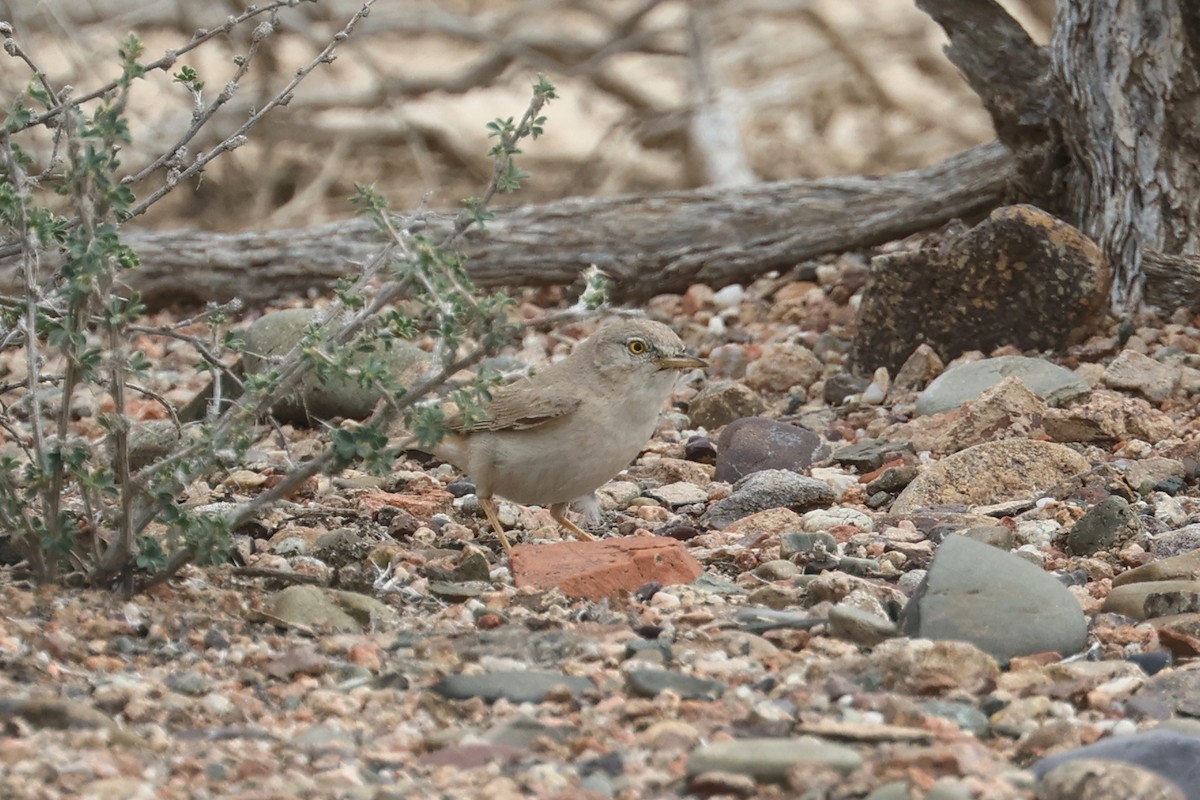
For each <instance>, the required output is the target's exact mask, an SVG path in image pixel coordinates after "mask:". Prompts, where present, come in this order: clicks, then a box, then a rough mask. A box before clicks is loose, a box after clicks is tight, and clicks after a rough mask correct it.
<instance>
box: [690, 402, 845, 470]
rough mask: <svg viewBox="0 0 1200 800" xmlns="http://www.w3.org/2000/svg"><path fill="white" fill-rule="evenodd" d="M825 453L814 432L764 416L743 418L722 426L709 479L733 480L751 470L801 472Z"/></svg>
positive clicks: (818, 437) (824, 448)
mask: <svg viewBox="0 0 1200 800" xmlns="http://www.w3.org/2000/svg"><path fill="white" fill-rule="evenodd" d="M827 454H828V449H827V448H826V447H825V444H824V442H823V441H822V440H821V437H820V436H818V435H817V434H816V433H813V432H812V431H810V430H808V429H807V428H801V427H799V426H796V425H788V424H787V423H786V422H778V421H776V420H773V419H767V418H765V417H745V418H743V419H739V420H736V421H734V422H731V423H729V424H728V425H726V426H725V430H723V431H721V436H720V437H719V438H718V439H717V465H716V471H715V472H714V473H713V479H714V480H718V481H725V482H726V483H733V482H734V481H737V480H738V479H740V478H744V477H746V476H747V475H750V474H752V473H755V472H760V471H762V470H768V469H787V470H791V471H793V472H802V471H804V470H806V469H808V468H809V467H810V466H812V464H813V462H814V461H819V460H820V459H822V458H824V457H825V456H826V455H827Z"/></svg>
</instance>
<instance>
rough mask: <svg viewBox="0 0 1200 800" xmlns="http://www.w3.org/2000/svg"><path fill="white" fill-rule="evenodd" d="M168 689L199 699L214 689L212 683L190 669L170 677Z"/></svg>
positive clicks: (174, 673)
mask: <svg viewBox="0 0 1200 800" xmlns="http://www.w3.org/2000/svg"><path fill="white" fill-rule="evenodd" d="M167 687H168V688H169V689H171V691H173V692H179V693H180V694H186V695H190V696H192V697H199V696H200V695H203V694H208V691H209V689H211V688H212V683H211V682H210V681H209V680H208V678H206V677H204V676H203V675H201V674H200V673H199V672H196V671H195V670H193V669H189V670H184V671H183V672H172V673H171V674H170V675H168V676H167Z"/></svg>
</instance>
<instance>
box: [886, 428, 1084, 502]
mask: <svg viewBox="0 0 1200 800" xmlns="http://www.w3.org/2000/svg"><path fill="white" fill-rule="evenodd" d="M1089 469H1091V464H1090V463H1089V462H1088V460H1087V459H1086V458H1084V457H1083V456H1081V455H1079V453H1076V452H1075V451H1074V450H1072V449H1071V448H1069V447H1067V446H1065V445H1061V444H1054V443H1052V442H1041V441H1033V440H1028V439H1005V440H1001V441H996V442H985V443H984V444H977V445H975V446H974V447H968V448H967V449H966V450H961V451H959V452H957V453H955V454H954V455H951V456H947V457H946V458H943V459H942V460H941V461H938V462H937V463H935V464H933V465H931V466H930V467H928V468H926V469H925V470H924V471H923V472H922V473H921V474H920V475H918V476H917V478H916V480H914V481H913V482H912V483H910V484H909V485H908V486H907V487H906V488H905V489H904V491H903V492H901V493H900V496H899V497H897V498H896V502H895V503H893V504H892V508H891V513H892V514H912V513H913V512H915V511H917V510H918V509H921V508H932V507H936V506H943V505H958V504H963V505H969V506H970V505H991V504H994V503H1000V502H1004V501H1006V500H1018V499H1026V498H1028V499H1035V498H1036V497H1037V496H1038V495H1039V494H1040V493H1041V492H1044V491H1046V490H1047V489H1050V488H1052V487H1054V486H1056V485H1057V484H1059V483H1061V482H1062V481H1064V480H1066V479H1068V478H1070V477H1073V476H1075V475H1078V474H1080V473H1084V472H1087V471H1088V470H1089Z"/></svg>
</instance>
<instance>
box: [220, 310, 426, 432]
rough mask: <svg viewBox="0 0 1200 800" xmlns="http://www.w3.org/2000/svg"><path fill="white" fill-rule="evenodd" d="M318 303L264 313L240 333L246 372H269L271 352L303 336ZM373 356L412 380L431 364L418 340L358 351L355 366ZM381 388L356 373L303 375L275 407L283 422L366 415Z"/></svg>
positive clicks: (286, 347) (289, 346)
mask: <svg viewBox="0 0 1200 800" xmlns="http://www.w3.org/2000/svg"><path fill="white" fill-rule="evenodd" d="M317 313H318V309H313V308H289V309H283V310H281V311H272V312H270V313H267V314H263V315H262V316H261V317H259V318H258V319H257V320H255V321H254V322H253V323H251V325H250V326H249V327H248V328H246V330H245V331H243V333H242V337H243V339H244V341H245V348H244V350H243V353H242V364H243V366H244V368H245V370H246V372H247V374H254V373H257V372H265V371H267V370H269V369H271V368H272V367H273V363H272V362H271V360H270V357H271V356H282V355H284V354H285V353H287V352H288V351H289V350H291V349H292V347H294V346H295V345H296V343H297V342H299V341H300V339H301V338H303V336H304V331H305V329H306V328H307V327H308V325H309V323H311V322H312V321H313V319H314V317H315V316H316V315H317ZM369 359H381V360H383V361H384V362H385V363H386V365H387V370H388V372H389V373H391V374H392V375H394V376H411V378H410V379H408V380H404V379H403V378H402V382H403V383H411V382H413V380H414V379H415V378H416V377H417V376H418V375H419V374H420V373H421V372H422V371H423V370H424V369H425V368H426V367H427V366H428V364H429V361H428V359H429V355H428V354H427V353H425V352H424V351H423V350H421V349H420V348H419V347H417V346H416V345H414V344H411V343H409V342H406V341H403V340H394V341H392V343H391V347H390V348H387V349H385V348H382V347H380V348H379V349H378V350H377V351H376V352H373V353H359V354H358V355H356V356H355V358H354V359H353V366H355V367H361V366H364V365H365V364H366V363H367V362H368V360H369ZM381 397H382V394H381V393H380V391H379V390H378V389H376V388H375V387H368V388H364V387H362V386H360V385H359V384H358V381H357V380H355V378H354V376H350V377H348V378H345V379H329V380H325V379H320V378H317V377H315V376H311V375H310V376H307V377H305V378H304V379H303V380H302V381H301V383H300V385H299V387H298V388H297V389H296V391H295V393H294V394H292V395H291V396H289V397H287V398H285V399H283V400H280V401H278V402H277V403H275V405H274V406H273V407H272V408H271V411H272V413H273V414H274V415H275V417H276V418H278V419H279V420H280V421H281V422H290V423H294V424H308V423H310V422H311V421H312V420H314V419H330V418H333V417H344V418H346V419H365V418H366V417H368V416H370V414H371V412H372V411H373V410H374V409H375V404H376V403H378V402H379V400H380V399H381Z"/></svg>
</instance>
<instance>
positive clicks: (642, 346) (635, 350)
mask: <svg viewBox="0 0 1200 800" xmlns="http://www.w3.org/2000/svg"><path fill="white" fill-rule="evenodd" d="M625 347H626V348H627V349H628V350H629V352H630V353H631V354H632V355H635V356H640V355H642V354H643V353H645V352H646V343H645V342H644V341H643V340H641V339H630V340H629V341H628V342H627V343H626V345H625Z"/></svg>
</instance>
